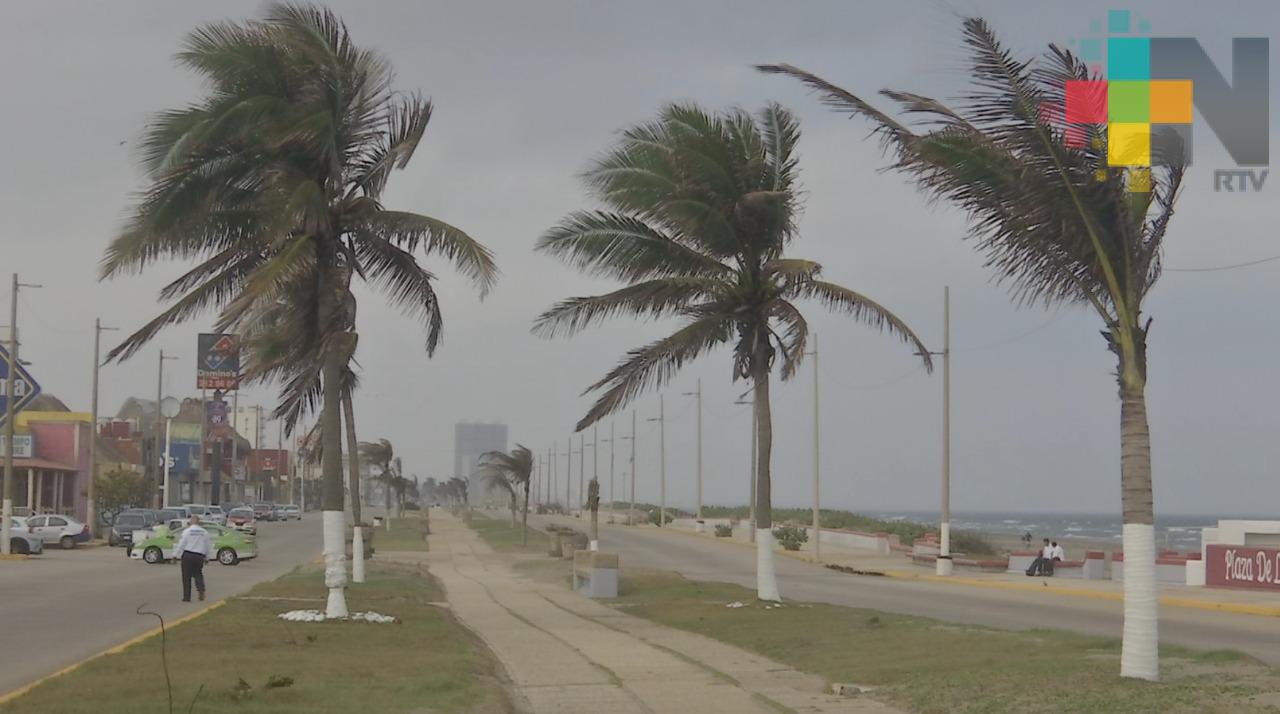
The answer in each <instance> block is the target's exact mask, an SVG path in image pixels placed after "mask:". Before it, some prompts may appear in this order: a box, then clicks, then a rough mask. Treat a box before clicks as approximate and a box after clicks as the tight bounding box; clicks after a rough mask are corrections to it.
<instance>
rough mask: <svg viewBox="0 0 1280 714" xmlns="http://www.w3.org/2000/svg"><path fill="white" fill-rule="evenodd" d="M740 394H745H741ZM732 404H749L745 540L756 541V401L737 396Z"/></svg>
mask: <svg viewBox="0 0 1280 714" xmlns="http://www.w3.org/2000/svg"><path fill="white" fill-rule="evenodd" d="M742 396H744V397H745V396H746V394H743V395H742ZM734 404H747V405H750V406H751V473H749V474H747V485H748V486H750V491H751V493H750V495H749V496H748V497H747V504H748V505H747V525H748V526H749V527H748V528H747V540H748V541H750V542H752V543H754V542H756V438H757V433H756V409H755V406H756V402H755V399H742V398H739V399H738V400H737V401H736V402H734Z"/></svg>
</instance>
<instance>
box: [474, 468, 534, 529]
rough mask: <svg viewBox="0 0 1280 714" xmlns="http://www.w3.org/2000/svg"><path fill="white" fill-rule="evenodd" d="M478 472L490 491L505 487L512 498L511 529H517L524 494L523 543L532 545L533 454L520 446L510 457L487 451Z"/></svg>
mask: <svg viewBox="0 0 1280 714" xmlns="http://www.w3.org/2000/svg"><path fill="white" fill-rule="evenodd" d="M476 473H477V474H478V475H479V476H480V477H481V478H483V479H485V481H486V482H487V483H488V484H489V487H490V488H501V489H502V490H504V491H506V492H507V495H508V496H509V497H510V508H511V527H512V528H515V527H516V513H517V511H518V510H519V497H518V495H517V493H518V492H519V491H521V490H523V491H524V518H523V528H522V534H521V544H522V545H528V543H529V484H530V483H531V482H532V480H533V452H532V451H530V450H529V449H528V447H526V446H522V445H520V444H516V447H515V448H514V449H512V450H511V453H510V454H504V453H503V452H501V451H486V452H485V453H483V454H481V455H480V468H478V469H477V470H476Z"/></svg>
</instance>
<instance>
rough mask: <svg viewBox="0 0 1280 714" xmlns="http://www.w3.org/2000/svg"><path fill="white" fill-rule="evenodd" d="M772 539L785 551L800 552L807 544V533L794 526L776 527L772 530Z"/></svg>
mask: <svg viewBox="0 0 1280 714" xmlns="http://www.w3.org/2000/svg"><path fill="white" fill-rule="evenodd" d="M773 538H774V540H776V541H778V545H781V546H782V547H783V548H785V549H787V550H800V546H802V545H804V544H805V543H808V542H809V532H808V531H806V530H805V529H803V528H799V527H796V526H778V527H777V528H774V529H773Z"/></svg>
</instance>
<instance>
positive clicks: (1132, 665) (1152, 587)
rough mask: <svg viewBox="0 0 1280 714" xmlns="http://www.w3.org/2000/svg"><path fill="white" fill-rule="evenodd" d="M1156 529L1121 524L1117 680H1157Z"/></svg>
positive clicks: (1158, 669) (1134, 524)
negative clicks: (1121, 607) (1120, 628)
mask: <svg viewBox="0 0 1280 714" xmlns="http://www.w3.org/2000/svg"><path fill="white" fill-rule="evenodd" d="M1157 611H1158V607H1157V601H1156V534H1155V527H1154V526H1151V525H1148V524H1142V523H1126V524H1124V647H1123V648H1122V649H1121V654H1120V676H1121V677H1133V678H1135V679H1146V680H1150V681H1153V682H1154V681H1157V680H1159V679H1160V666H1159V654H1158V653H1159V628H1158V627H1157V619H1158V618H1157V617H1156V613H1157Z"/></svg>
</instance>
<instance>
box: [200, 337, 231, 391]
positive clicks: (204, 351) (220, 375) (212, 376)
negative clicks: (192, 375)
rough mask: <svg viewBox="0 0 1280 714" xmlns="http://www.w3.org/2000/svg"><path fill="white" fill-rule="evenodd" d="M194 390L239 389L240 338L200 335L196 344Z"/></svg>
mask: <svg viewBox="0 0 1280 714" xmlns="http://www.w3.org/2000/svg"><path fill="white" fill-rule="evenodd" d="M196 354H197V355H198V357H197V364H196V389H221V390H224V391H225V390H228V389H239V388H240V337H239V336H238V335H226V334H217V333H201V334H200V337H199V339H198V340H197V342H196Z"/></svg>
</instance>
